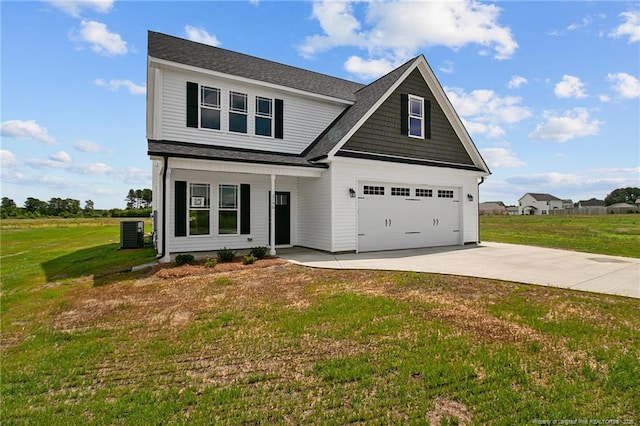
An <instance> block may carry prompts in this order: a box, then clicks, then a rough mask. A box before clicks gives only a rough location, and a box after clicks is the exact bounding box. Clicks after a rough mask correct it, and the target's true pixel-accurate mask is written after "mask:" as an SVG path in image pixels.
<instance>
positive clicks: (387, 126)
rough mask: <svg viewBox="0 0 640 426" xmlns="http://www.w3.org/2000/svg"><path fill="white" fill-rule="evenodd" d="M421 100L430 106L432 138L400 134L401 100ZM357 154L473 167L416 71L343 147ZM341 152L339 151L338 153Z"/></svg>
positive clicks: (420, 75) (418, 72)
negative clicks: (407, 97)
mask: <svg viewBox="0 0 640 426" xmlns="http://www.w3.org/2000/svg"><path fill="white" fill-rule="evenodd" d="M402 94H412V95H417V96H421V97H423V98H424V99H425V101H429V102H430V104H431V123H430V124H431V138H430V139H416V138H410V137H409V136H405V135H403V134H402V132H401V124H402V122H401V114H400V111H401V96H402ZM345 150H346V151H358V152H364V153H371V154H382V155H391V156H400V157H409V158H415V159H421V160H429V161H437V162H446V163H456V164H465V165H473V164H474V163H473V160H472V159H471V157H470V156H469V154H468V152H467V150H466V149H465V147H464V145H463V144H462V141H460V139H459V138H458V136H457V135H456V132H455V130H454V129H453V126H452V125H451V123H450V122H449V120H448V119H447V117H446V116H445V114H444V111H443V110H442V108H440V106H439V105H438V102H437V100H436V99H435V97H434V95H433V93H431V90H429V87H428V86H427V84H426V82H425V81H424V78H423V77H422V74H421V73H420V71H419V70H417V69H416V70H414V71H413V72H412V73H411V74H410V75H409V76H408V77H407V78H406V79H405V80H404V81H403V82H402V83H401V84H400V86H399V87H398V88H397V89H396V90H395V91H394V92H393V93H392V94H391V95H390V96H389V98H388V99H387V100H386V101H385V102H384V103H383V104H382V105H381V106H380V107H379V108H378V109H377V110H376V111H375V112H374V113H373V114H372V115H371V117H369V119H368V120H367V121H366V122H365V123H364V124H363V125H362V126H361V127H360V129H358V131H356V133H355V134H354V135H353V136H352V137H351V138H350V139H349V140H348V141H347V142H346V143H345V144H344V145H343V146H342V148H341V151H345ZM339 152H340V151H339Z"/></svg>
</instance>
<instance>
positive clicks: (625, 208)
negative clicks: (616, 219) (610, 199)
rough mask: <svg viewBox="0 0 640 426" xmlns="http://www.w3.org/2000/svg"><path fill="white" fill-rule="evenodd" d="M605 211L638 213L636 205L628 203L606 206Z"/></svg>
mask: <svg viewBox="0 0 640 426" xmlns="http://www.w3.org/2000/svg"><path fill="white" fill-rule="evenodd" d="M607 213H638V207H636V206H634V205H633V204H628V203H616V204H612V205H610V206H607Z"/></svg>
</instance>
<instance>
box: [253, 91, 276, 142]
mask: <svg viewBox="0 0 640 426" xmlns="http://www.w3.org/2000/svg"><path fill="white" fill-rule="evenodd" d="M272 126H273V99H269V98H263V97H261V96H256V135H260V136H271V135H272V131H271V129H272Z"/></svg>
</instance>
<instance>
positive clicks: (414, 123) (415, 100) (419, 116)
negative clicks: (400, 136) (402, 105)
mask: <svg viewBox="0 0 640 426" xmlns="http://www.w3.org/2000/svg"><path fill="white" fill-rule="evenodd" d="M409 136H411V137H414V138H421V139H422V138H424V99H423V98H421V97H418V96H413V95H409Z"/></svg>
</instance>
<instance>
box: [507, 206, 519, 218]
mask: <svg viewBox="0 0 640 426" xmlns="http://www.w3.org/2000/svg"><path fill="white" fill-rule="evenodd" d="M507 213H508V214H509V216H516V215H518V214H519V213H518V206H507Z"/></svg>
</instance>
